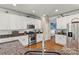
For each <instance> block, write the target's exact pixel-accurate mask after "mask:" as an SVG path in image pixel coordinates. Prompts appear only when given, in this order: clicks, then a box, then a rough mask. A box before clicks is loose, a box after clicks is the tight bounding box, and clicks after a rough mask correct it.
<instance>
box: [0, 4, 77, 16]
mask: <svg viewBox="0 0 79 59" xmlns="http://www.w3.org/2000/svg"><path fill="white" fill-rule="evenodd" d="M0 7H3V8H8V9H12V10H16V11H21V12H25V13H29V14H34V15H36V16H39V17H41V16H42V15H43V14H46V15H49V16H54V15H58V14H61V13H64V12H68V11H72V10H75V9H79V4H17V5H16V6H13V5H12V4H4V5H0ZM33 10H34V11H33ZM55 10H58V11H57V12H56V11H55ZM33 12H34V13H33Z"/></svg>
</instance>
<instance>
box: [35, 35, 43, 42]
mask: <svg viewBox="0 0 79 59" xmlns="http://www.w3.org/2000/svg"><path fill="white" fill-rule="evenodd" d="M36 39H37V42H40V41H42V39H43V35H42V34H37V37H36Z"/></svg>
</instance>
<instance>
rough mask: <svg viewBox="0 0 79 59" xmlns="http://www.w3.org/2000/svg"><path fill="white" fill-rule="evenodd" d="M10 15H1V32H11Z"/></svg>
mask: <svg viewBox="0 0 79 59" xmlns="http://www.w3.org/2000/svg"><path fill="white" fill-rule="evenodd" d="M9 25H10V24H9V15H8V14H6V13H1V14H0V30H9Z"/></svg>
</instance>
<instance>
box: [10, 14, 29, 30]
mask: <svg viewBox="0 0 79 59" xmlns="http://www.w3.org/2000/svg"><path fill="white" fill-rule="evenodd" d="M26 19H27V18H25V17H23V16H18V15H10V29H11V30H22V29H26Z"/></svg>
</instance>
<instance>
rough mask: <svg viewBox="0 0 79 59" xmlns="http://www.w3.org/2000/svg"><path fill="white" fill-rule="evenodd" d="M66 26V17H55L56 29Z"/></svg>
mask: <svg viewBox="0 0 79 59" xmlns="http://www.w3.org/2000/svg"><path fill="white" fill-rule="evenodd" d="M66 28H67V20H66V18H63V17H61V18H57V29H66Z"/></svg>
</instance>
